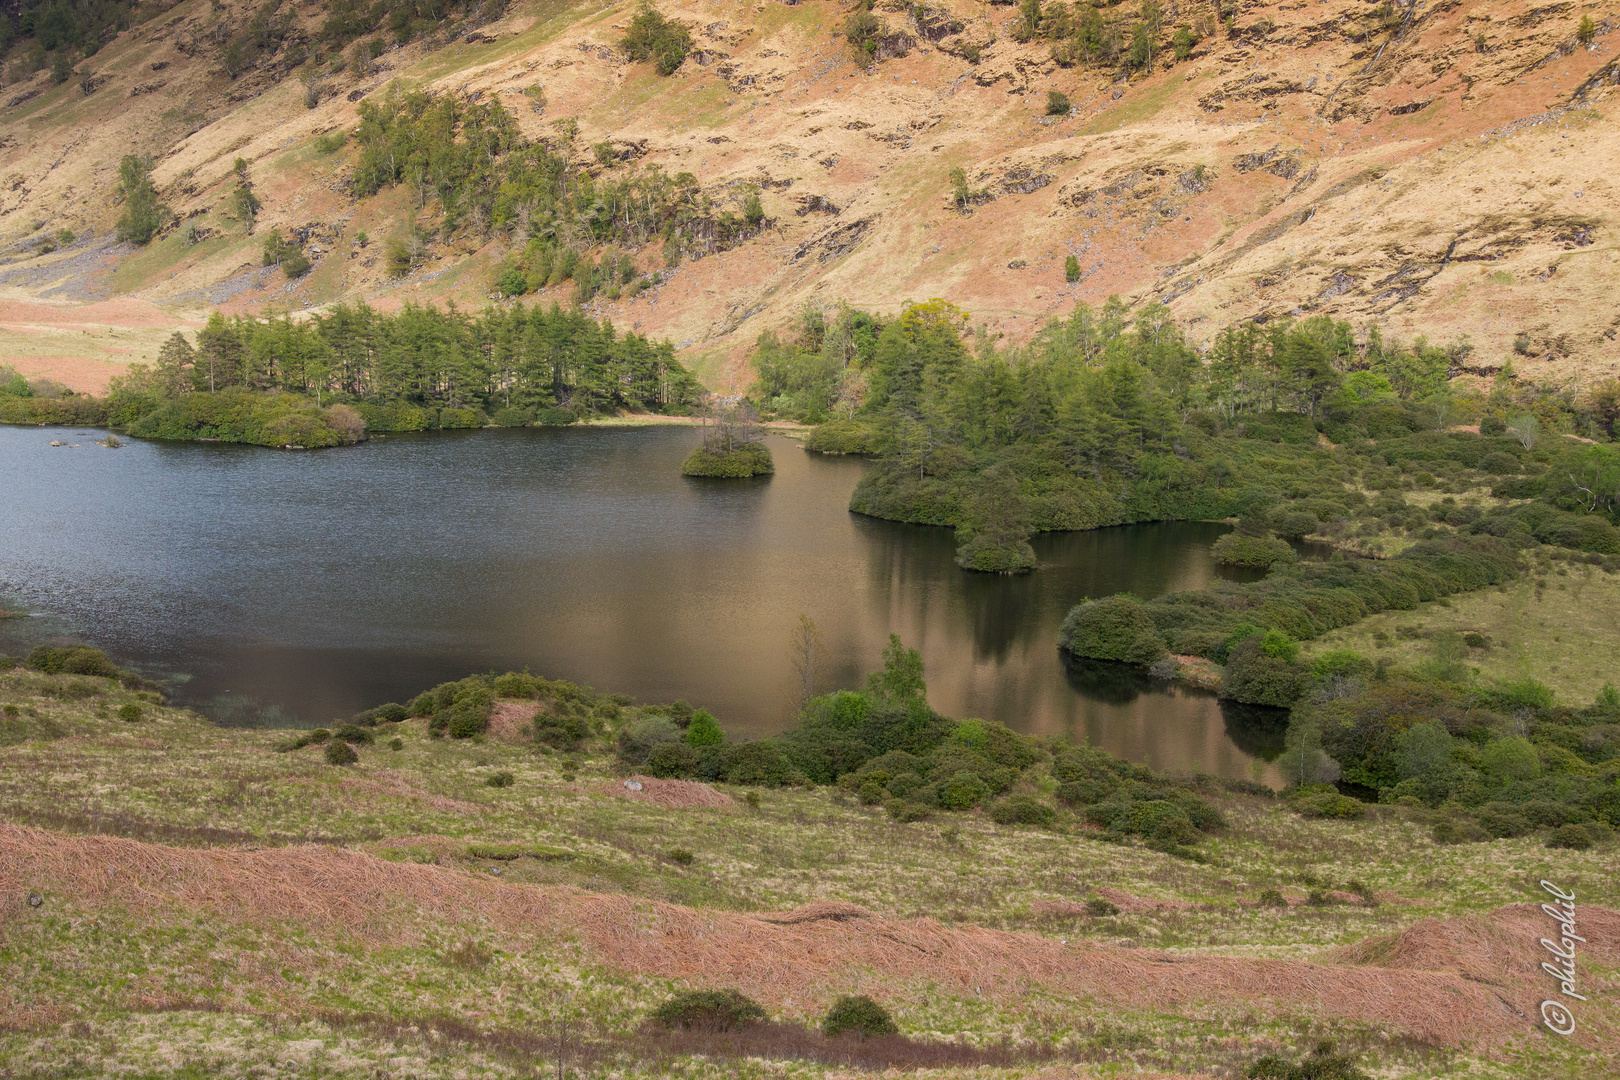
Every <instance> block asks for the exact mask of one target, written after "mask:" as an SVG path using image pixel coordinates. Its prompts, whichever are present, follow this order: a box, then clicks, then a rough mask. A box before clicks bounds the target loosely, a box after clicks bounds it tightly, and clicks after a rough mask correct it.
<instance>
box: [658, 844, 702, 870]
mask: <svg viewBox="0 0 1620 1080" xmlns="http://www.w3.org/2000/svg"><path fill="white" fill-rule="evenodd" d="M664 858H666V859H668V860H669V861H670V862H672V863H675V864H677V865H679V866H691V865H692V864H693V863H694V862H696V861H697V856H696V855H693V854H692V853H691V852H690V851H688V850H687V849H686V848H681V847H678V848H670V849H669V850H668V851H666V852H664Z"/></svg>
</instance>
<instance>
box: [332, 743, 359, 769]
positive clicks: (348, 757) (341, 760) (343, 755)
mask: <svg viewBox="0 0 1620 1080" xmlns="http://www.w3.org/2000/svg"><path fill="white" fill-rule="evenodd" d="M359 760H360V755H359V754H356V753H355V752H354V749H353V748H352V747H351V746H350V745H349V744H348V743H346V742H344V741H343V740H341V739H333V740H332V741H330V742H328V743H327V744H326V761H327V764H329V765H353V764H354V763H355V762H357V761H359Z"/></svg>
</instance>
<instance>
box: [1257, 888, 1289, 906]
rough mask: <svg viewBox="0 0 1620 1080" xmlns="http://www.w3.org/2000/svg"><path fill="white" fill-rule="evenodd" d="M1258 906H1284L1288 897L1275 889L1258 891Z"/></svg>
mask: <svg viewBox="0 0 1620 1080" xmlns="http://www.w3.org/2000/svg"><path fill="white" fill-rule="evenodd" d="M1260 906H1261V907H1278V908H1285V907H1287V906H1288V899H1287V898H1286V897H1284V896H1283V894H1282V893H1281V892H1280V891H1278V890H1276V889H1266V890H1264V891H1263V892H1261V893H1260Z"/></svg>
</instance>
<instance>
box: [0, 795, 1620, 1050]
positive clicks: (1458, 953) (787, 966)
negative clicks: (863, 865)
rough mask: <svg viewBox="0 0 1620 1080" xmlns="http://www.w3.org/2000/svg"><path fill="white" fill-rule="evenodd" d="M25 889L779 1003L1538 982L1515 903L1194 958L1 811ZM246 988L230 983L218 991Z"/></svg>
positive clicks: (1487, 1001)
mask: <svg viewBox="0 0 1620 1080" xmlns="http://www.w3.org/2000/svg"><path fill="white" fill-rule="evenodd" d="M29 890H37V891H40V892H42V893H43V894H46V895H48V896H50V897H53V898H55V900H56V901H58V902H60V901H67V902H70V903H71V904H73V905H74V906H75V907H78V908H80V909H90V908H94V907H96V906H97V905H101V904H107V903H116V904H118V905H120V906H122V907H124V908H126V909H127V910H128V911H130V912H131V913H132V914H134V915H136V916H137V917H139V916H140V915H141V914H142V913H145V914H147V915H151V916H157V915H161V914H165V913H167V912H168V911H169V910H170V909H172V908H174V907H179V908H181V909H183V910H185V911H187V912H188V913H197V914H203V915H209V916H213V917H217V918H222V919H226V920H228V921H232V922H240V923H248V924H270V925H278V924H282V923H287V922H292V923H296V924H298V925H301V926H303V927H305V928H307V929H308V930H309V931H310V932H312V933H315V934H322V935H333V936H342V937H346V938H347V937H357V938H360V939H362V940H364V941H369V942H372V943H376V944H383V943H387V942H391V941H401V940H404V939H406V938H407V937H409V936H410V935H412V934H414V933H416V931H415V930H413V929H412V928H411V927H412V925H414V920H413V921H410V922H405V921H402V920H399V919H397V918H395V917H393V916H392V915H391V914H390V913H391V912H397V911H399V910H400V909H401V908H402V907H408V908H410V909H412V910H414V911H416V912H418V913H419V914H420V915H421V916H422V917H423V918H425V919H432V920H438V921H441V922H442V923H445V924H459V923H461V922H464V921H468V920H473V921H476V922H477V923H478V924H479V925H480V926H482V927H485V928H487V929H488V930H489V931H491V932H493V933H495V934H496V935H498V936H504V937H508V938H510V939H512V940H513V941H516V940H519V939H523V940H528V941H532V940H533V939H534V936H535V935H536V934H540V935H542V936H544V935H548V934H549V935H551V936H554V937H556V938H559V939H560V938H564V937H570V936H575V935H577V936H578V937H580V938H582V939H583V940H584V941H585V942H586V943H587V945H588V947H589V948H590V950H591V951H592V952H593V953H594V954H595V958H596V960H597V961H598V962H601V963H604V964H606V965H608V966H611V967H614V968H618V969H619V970H622V971H626V972H631V973H635V974H639V975H645V976H652V977H658V978H671V979H680V980H684V981H688V982H690V983H691V984H693V985H697V986H735V987H737V988H739V989H740V990H742V991H743V992H744V993H746V994H748V995H749V996H751V997H755V998H757V999H759V1000H762V1001H764V1002H767V1003H769V1004H772V1005H774V1006H777V1007H781V1006H783V1005H784V1004H785V1003H786V1002H787V1001H788V1000H789V999H791V1000H792V1001H793V1002H794V1004H795V1006H796V1007H797V1008H806V1007H810V1008H815V1007H819V1006H820V1005H824V1004H825V1002H826V1001H828V1000H830V999H831V997H833V996H835V994H837V993H842V992H848V991H849V990H850V989H852V988H853V989H857V990H863V991H871V992H874V993H877V994H881V995H883V996H884V997H885V998H888V999H890V1000H893V999H895V998H896V997H899V996H902V995H903V994H904V993H906V992H907V991H906V989H905V987H906V986H907V985H908V984H930V985H932V986H934V987H936V988H938V991H940V992H947V993H961V994H970V995H979V996H983V997H985V998H988V999H991V1000H996V1001H1001V1002H1006V1003H1008V1004H1011V1003H1013V1002H1015V1001H1017V1000H1020V999H1022V998H1023V997H1025V996H1026V995H1027V994H1029V993H1030V992H1032V991H1037V990H1040V989H1047V990H1050V991H1053V992H1061V993H1063V994H1064V995H1066V996H1068V995H1073V996H1082V997H1089V998H1092V999H1095V1000H1097V1001H1099V1002H1108V1003H1119V1004H1124V1005H1129V1006H1131V1007H1141V1006H1144V1005H1150V1006H1152V1007H1155V1008H1158V1009H1162V1010H1167V1011H1175V1010H1177V1009H1178V1008H1183V1007H1192V1006H1199V1005H1206V1004H1208V1003H1226V1004H1232V1003H1237V1002H1242V1003H1244V1004H1245V1005H1247V1006H1249V1007H1251V1008H1255V1009H1260V1010H1265V1011H1268V1012H1272V1013H1277V1014H1286V1015H1293V1016H1300V1015H1306V1016H1310V1015H1315V1016H1320V1017H1334V1018H1339V1019H1344V1020H1352V1021H1358V1022H1362V1023H1366V1024H1370V1025H1372V1026H1374V1027H1376V1028H1379V1029H1382V1030H1385V1031H1389V1032H1399V1033H1403V1034H1406V1035H1410V1036H1413V1037H1416V1038H1419V1039H1423V1040H1427V1041H1431V1042H1435V1043H1441V1044H1446V1045H1452V1046H1457V1045H1461V1044H1464V1043H1468V1044H1470V1045H1473V1046H1475V1047H1491V1046H1497V1045H1500V1044H1501V1043H1502V1042H1503V1041H1504V1040H1505V1039H1507V1038H1511V1037H1516V1036H1522V1035H1525V1034H1528V1033H1529V1032H1531V1031H1533V1030H1534V1028H1535V1023H1534V1019H1533V1017H1534V1007H1535V1002H1536V1001H1538V1000H1539V998H1538V997H1537V996H1536V995H1538V994H1542V993H1543V992H1544V991H1545V990H1546V987H1545V986H1544V985H1542V983H1543V982H1544V981H1545V980H1544V979H1542V978H1538V974H1539V973H1538V970H1537V969H1536V968H1535V964H1536V962H1537V960H1538V959H1539V957H1538V956H1537V955H1536V949H1535V941H1536V939H1537V935H1536V934H1535V933H1534V931H1535V930H1536V929H1537V928H1536V927H1533V926H1531V925H1530V924H1532V923H1534V922H1535V921H1536V919H1535V915H1536V914H1537V912H1536V909H1534V908H1526V907H1523V906H1519V907H1511V908H1505V909H1502V910H1501V911H1499V912H1495V913H1492V914H1490V915H1481V916H1471V917H1468V918H1464V919H1456V920H1447V921H1436V920H1426V921H1424V922H1422V923H1419V924H1417V926H1415V927H1413V928H1412V929H1410V930H1408V931H1406V932H1405V933H1404V934H1402V935H1400V936H1398V937H1397V938H1395V939H1392V941H1391V942H1390V943H1389V944H1388V945H1387V946H1385V947H1383V951H1380V947H1379V946H1376V945H1374V946H1366V947H1364V948H1365V949H1366V950H1370V951H1366V952H1362V953H1357V954H1355V955H1345V956H1341V957H1340V958H1339V961H1340V962H1338V963H1307V962H1303V961H1284V960H1250V959H1239V958H1227V957H1201V958H1191V957H1186V956H1179V955H1173V954H1167V953H1156V952H1152V951H1149V950H1133V949H1116V948H1109V947H1103V946H1098V945H1089V944H1076V945H1064V944H1062V943H1059V942H1057V941H1053V940H1050V939H1047V938H1041V937H1037V936H1034V935H1030V934H1021V933H1007V932H1002V931H995V930H986V929H983V928H980V927H975V926H961V927H947V926H944V925H942V924H940V923H938V922H936V921H934V920H932V919H884V918H881V917H872V918H859V917H843V918H840V917H837V916H836V915H832V914H828V915H823V916H820V917H804V918H801V917H799V913H788V915H789V916H790V917H792V918H793V919H794V921H791V922H786V923H783V922H769V921H766V920H764V919H761V918H759V917H756V916H751V915H744V914H737V913H732V912H723V911H711V910H696V909H692V908H686V907H681V906H678V905H674V904H667V903H659V902H652V901H637V900H633V899H630V898H626V897H622V896H596V895H591V894H587V893H582V892H579V891H577V890H573V889H567V888H549V887H539V886H519V885H509V884H503V883H500V882H496V881H490V880H487V879H483V878H478V877H472V876H468V875H464V874H461V873H458V872H456V871H452V870H446V869H441V868H438V867H433V866H417V865H400V864H393V863H387V862H384V861H382V860H379V859H375V858H372V857H370V856H367V855H362V854H359V853H356V852H351V851H343V850H339V849H334V848H315V847H295V848H285V849H281V850H277V851H233V850H220V849H211V850H186V849H178V848H168V847H159V846H155V845H149V844H142V843H139V842H137V841H133V840H123V839H114V838H107V837H68V836H60V835H54V834H50V833H45V832H41V831H38V830H34V829H29V828H23V827H19V826H12V825H0V895H12V896H15V895H19V894H23V893H26V892H28V891H29ZM828 910H829V911H831V910H832V909H828ZM838 910H840V911H843V910H845V909H838ZM801 911H802V909H801ZM1583 911H1584V915H1583V918H1584V919H1585V920H1586V925H1587V927H1588V929H1589V930H1590V931H1591V933H1590V934H1589V935H1588V936H1589V937H1590V939H1591V945H1590V946H1589V948H1590V952H1591V955H1592V956H1593V957H1594V959H1600V960H1605V961H1607V962H1613V961H1614V959H1616V958H1617V956H1620V952H1617V950H1616V946H1615V944H1614V943H1615V942H1617V941H1620V913H1616V912H1612V911H1608V910H1605V909H1600V908H1585V909H1583ZM849 914H852V913H849ZM1541 929H1544V928H1541ZM1482 943H1484V944H1483V945H1482ZM1487 946H1488V947H1487ZM1481 965H1483V967H1481ZM1477 971H1483V972H1485V973H1486V974H1485V975H1480V974H1476V972H1477ZM1483 978H1489V980H1490V983H1489V984H1487V983H1486V982H1483V981H1481V979H1483ZM245 989H246V986H243V987H241V988H240V989H238V987H237V984H235V983H234V982H233V984H232V990H233V991H236V992H241V990H245ZM261 989H263V988H261ZM282 992H288V991H286V990H285V989H284V990H283V991H282ZM289 1004H292V1002H289ZM1614 1034H1615V1033H1614V1032H1611V1031H1607V1030H1605V1029H1604V1027H1603V1025H1602V1023H1601V1022H1600V1021H1599V1020H1598V1017H1597V1015H1596V1010H1593V1017H1592V1023H1590V1024H1589V1025H1588V1026H1587V1027H1586V1028H1585V1029H1584V1030H1583V1032H1582V1034H1580V1035H1577V1036H1576V1038H1577V1039H1581V1038H1583V1037H1584V1038H1585V1039H1586V1040H1600V1041H1601V1040H1603V1039H1605V1038H1609V1039H1612V1038H1613V1037H1614Z"/></svg>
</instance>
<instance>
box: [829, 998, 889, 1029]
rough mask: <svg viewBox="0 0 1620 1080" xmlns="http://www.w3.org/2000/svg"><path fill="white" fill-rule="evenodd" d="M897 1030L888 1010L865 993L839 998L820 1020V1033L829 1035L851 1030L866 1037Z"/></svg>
mask: <svg viewBox="0 0 1620 1080" xmlns="http://www.w3.org/2000/svg"><path fill="white" fill-rule="evenodd" d="M899 1030H900V1029H899V1028H898V1027H897V1026H896V1025H895V1022H894V1018H893V1017H891V1016H890V1015H889V1011H888V1010H887V1009H885V1008H884V1007H883V1006H881V1005H879V1004H878V1003H877V1002H875V1001H873V1000H872V999H871V998H869V997H867V996H866V995H865V994H855V995H851V996H849V997H841V998H839V999H838V1000H837V1001H835V1002H833V1006H832V1008H830V1009H828V1010H827V1015H826V1017H824V1018H823V1019H822V1021H821V1033H822V1034H823V1035H826V1036H829V1037H831V1036H834V1035H842V1034H843V1033H844V1032H846V1031H852V1032H854V1033H855V1034H857V1035H859V1036H860V1037H861V1038H863V1039H868V1038H873V1037H875V1036H879V1035H894V1034H896V1033H897V1032H899Z"/></svg>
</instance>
